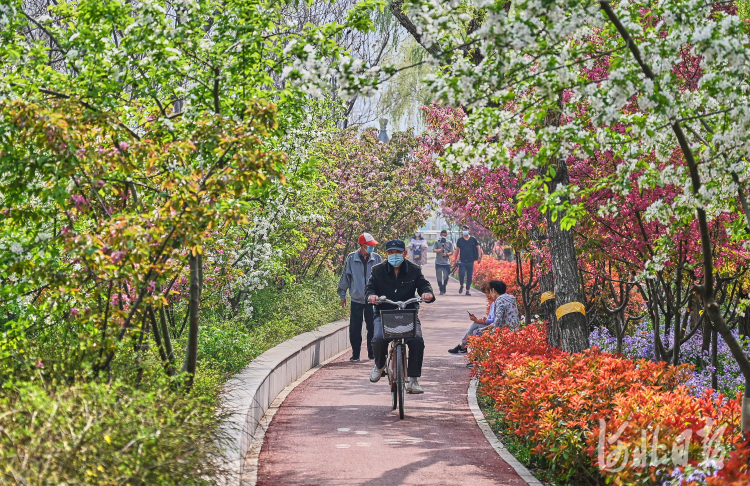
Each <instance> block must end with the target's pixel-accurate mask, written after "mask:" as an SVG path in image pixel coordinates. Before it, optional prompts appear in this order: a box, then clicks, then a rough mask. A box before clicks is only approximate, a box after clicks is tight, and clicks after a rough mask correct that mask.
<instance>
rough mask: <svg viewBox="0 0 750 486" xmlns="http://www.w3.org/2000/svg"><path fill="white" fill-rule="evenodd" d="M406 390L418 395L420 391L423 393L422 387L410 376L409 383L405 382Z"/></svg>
mask: <svg viewBox="0 0 750 486" xmlns="http://www.w3.org/2000/svg"><path fill="white" fill-rule="evenodd" d="M406 391H407V392H409V393H413V394H415V395H419V394H420V393H424V388H422V386H421V385H420V384H419V382H418V381H417V379H416V378H414V379H411V378H410V379H409V383H407V384H406Z"/></svg>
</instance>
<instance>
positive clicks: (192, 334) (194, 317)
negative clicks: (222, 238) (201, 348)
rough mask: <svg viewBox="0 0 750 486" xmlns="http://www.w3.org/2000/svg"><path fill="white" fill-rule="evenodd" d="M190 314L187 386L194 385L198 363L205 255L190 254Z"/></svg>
mask: <svg viewBox="0 0 750 486" xmlns="http://www.w3.org/2000/svg"><path fill="white" fill-rule="evenodd" d="M189 260H190V308H189V309H188V313H189V314H190V318H189V323H188V342H187V350H186V353H185V364H184V365H183V366H182V371H183V372H187V373H188V375H189V376H188V378H187V381H186V383H185V386H187V387H188V388H190V387H191V386H193V379H194V378H195V371H196V367H197V364H198V315H199V312H200V303H201V280H202V278H201V275H202V274H203V272H202V269H201V266H202V264H203V255H195V256H190V257H189Z"/></svg>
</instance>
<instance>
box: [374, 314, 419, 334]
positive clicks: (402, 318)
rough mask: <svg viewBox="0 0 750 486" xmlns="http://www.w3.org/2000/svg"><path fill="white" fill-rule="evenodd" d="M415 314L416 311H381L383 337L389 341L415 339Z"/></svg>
mask: <svg viewBox="0 0 750 486" xmlns="http://www.w3.org/2000/svg"><path fill="white" fill-rule="evenodd" d="M417 312H418V310H417V309H404V310H399V309H392V310H381V311H380V320H381V321H382V322H383V337H385V338H389V339H393V338H411V337H415V336H416V335H417Z"/></svg>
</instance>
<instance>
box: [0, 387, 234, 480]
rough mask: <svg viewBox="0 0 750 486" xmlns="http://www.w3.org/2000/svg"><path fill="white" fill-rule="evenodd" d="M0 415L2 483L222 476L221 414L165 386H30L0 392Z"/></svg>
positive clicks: (210, 405)
mask: <svg viewBox="0 0 750 486" xmlns="http://www.w3.org/2000/svg"><path fill="white" fill-rule="evenodd" d="M0 410H2V413H0V430H2V431H3V433H2V434H0V465H2V467H0V483H2V484H18V485H31V484H33V485H38V486H42V485H50V486H53V485H54V486H58V485H61V484H70V485H72V484H77V485H97V486H105V485H113V486H114V485H125V484H130V485H133V486H135V485H143V486H145V485H152V484H159V485H178V484H179V485H202V484H210V483H211V482H212V480H213V479H214V478H215V477H217V475H219V474H221V472H222V466H221V463H220V461H218V455H219V453H220V451H219V450H218V447H217V443H216V440H217V439H218V438H219V437H218V435H217V434H219V429H218V427H217V425H218V423H219V421H220V419H221V414H220V413H219V414H217V413H216V410H215V407H214V404H213V402H212V400H210V399H206V398H202V397H200V396H195V395H181V394H176V393H174V392H172V391H171V390H170V388H169V387H163V388H157V389H154V390H153V391H143V390H138V389H135V388H132V387H129V386H127V385H124V384H122V383H117V382H116V383H114V384H112V385H106V384H100V383H87V384H81V385H74V386H70V387H63V386H61V387H53V386H52V385H50V384H47V385H45V384H43V382H41V381H40V380H34V381H31V382H26V383H23V384H21V385H19V386H18V387H10V388H6V389H5V390H4V391H3V394H2V395H1V396H0Z"/></svg>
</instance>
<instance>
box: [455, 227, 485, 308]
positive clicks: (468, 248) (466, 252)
mask: <svg viewBox="0 0 750 486" xmlns="http://www.w3.org/2000/svg"><path fill="white" fill-rule="evenodd" d="M462 234H463V236H462V237H461V238H459V239H458V241H457V242H456V250H458V256H457V258H458V283H459V285H460V287H459V289H458V293H459V294H461V293H463V291H464V278H465V279H466V295H471V293H470V292H469V291H470V290H471V279H472V277H473V276H474V262H476V261H477V260H481V259H482V247H481V246H480V245H479V242H478V241H477V239H476V238H474V237H473V236H469V227H468V226H464V227H463V231H462Z"/></svg>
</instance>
